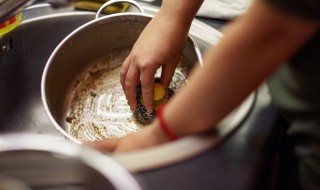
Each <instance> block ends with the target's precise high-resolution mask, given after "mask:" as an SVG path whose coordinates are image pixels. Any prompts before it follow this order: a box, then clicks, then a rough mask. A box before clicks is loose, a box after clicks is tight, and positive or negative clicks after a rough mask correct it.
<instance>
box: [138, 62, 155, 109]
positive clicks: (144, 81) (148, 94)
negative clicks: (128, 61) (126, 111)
mask: <svg viewBox="0 0 320 190" xmlns="http://www.w3.org/2000/svg"><path fill="white" fill-rule="evenodd" d="M156 71H157V69H150V68H147V69H142V72H141V88H142V98H143V104H144V106H145V107H146V109H147V112H148V113H149V114H151V113H152V111H153V86H154V75H155V73H156Z"/></svg>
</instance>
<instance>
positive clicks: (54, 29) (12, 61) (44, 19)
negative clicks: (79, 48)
mask: <svg viewBox="0 0 320 190" xmlns="http://www.w3.org/2000/svg"><path fill="white" fill-rule="evenodd" d="M143 7H144V9H145V12H146V13H149V14H155V13H156V11H157V10H156V9H155V8H153V7H148V6H143ZM23 15H24V21H23V22H22V24H21V25H20V26H19V27H18V28H16V29H15V30H13V31H12V32H11V33H9V34H7V35H5V36H4V37H3V38H1V39H0V133H22V132H31V133H45V134H53V135H57V136H58V137H61V139H63V135H62V134H61V133H59V132H58V130H56V128H55V127H54V125H53V124H52V122H51V121H50V120H49V118H48V116H47V115H46V112H45V109H44V107H43V104H42V101H41V91H40V87H41V77H42V73H43V69H44V67H45V64H46V62H47V60H48V58H49V56H50V54H51V53H52V52H53V50H54V49H55V47H56V46H57V45H58V44H59V43H60V42H61V41H62V40H63V39H64V37H66V36H67V35H68V34H69V33H70V32H72V31H73V30H75V29H76V28H77V27H79V26H81V25H82V24H84V23H87V22H89V21H91V20H93V19H94V17H95V14H94V13H92V12H81V11H74V10H72V9H65V10H59V11H56V10H54V9H52V8H51V7H50V5H48V4H41V5H36V6H33V7H30V8H28V9H25V10H24V12H23ZM190 35H191V37H192V38H193V39H194V40H195V42H196V43H197V45H198V46H199V48H200V50H201V52H205V51H206V50H207V49H208V48H209V47H210V46H211V45H214V44H216V43H218V41H219V39H220V37H221V33H220V32H218V31H217V30H215V29H213V28H212V27H210V26H208V25H206V24H204V23H202V22H200V21H197V20H195V21H194V22H193V24H192V27H191V30H190ZM254 100H255V94H254V93H253V94H251V95H250V96H249V97H248V98H247V99H246V100H245V101H244V102H243V103H242V104H241V105H240V106H239V107H238V108H237V109H236V110H234V111H233V112H232V113H231V114H230V115H229V116H228V117H226V118H225V119H224V120H223V121H222V122H221V123H220V124H219V125H218V127H217V133H215V134H209V135H206V136H191V137H187V138H184V139H182V140H179V141H176V142H173V143H168V144H166V145H162V146H160V147H156V148H152V149H150V150H144V151H137V152H133V153H123V154H115V155H113V158H115V159H116V160H118V161H119V162H121V163H122V164H123V165H124V166H125V167H127V169H129V170H130V171H141V170H143V169H146V168H148V169H150V168H152V167H158V166H164V165H165V163H173V162H174V160H179V161H181V160H183V158H189V157H192V156H194V155H197V154H199V153H201V152H203V151H205V150H207V149H208V148H210V147H212V146H214V145H215V144H217V143H218V142H219V139H221V138H223V137H224V136H225V135H227V134H229V133H230V132H231V131H233V130H234V129H236V128H237V127H238V126H239V125H240V124H241V122H243V120H244V119H245V118H246V116H247V115H248V114H249V112H250V109H251V107H252V105H253V104H254ZM212 135H215V136H218V138H212ZM213 139H215V140H213ZM183 147H188V149H187V150H186V148H183ZM176 150H179V151H176ZM170 152H174V153H175V154H170ZM159 155H166V156H165V157H163V156H162V157H163V159H161V156H159ZM171 155H172V156H171ZM151 157H154V159H152V158H151ZM144 158H151V159H149V161H142V159H144ZM150 161H152V162H150Z"/></svg>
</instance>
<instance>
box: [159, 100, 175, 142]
mask: <svg viewBox="0 0 320 190" xmlns="http://www.w3.org/2000/svg"><path fill="white" fill-rule="evenodd" d="M164 108H165V104H162V105H161V106H160V107H159V108H158V110H157V117H158V118H159V121H160V128H161V129H162V131H163V132H164V133H165V134H166V136H167V137H168V138H169V139H170V140H173V141H174V140H176V139H178V137H177V136H176V135H175V134H174V133H173V132H172V131H171V130H170V129H169V127H168V125H167V123H166V122H165V121H164V118H163V110H164Z"/></svg>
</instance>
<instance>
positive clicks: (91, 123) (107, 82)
mask: <svg viewBox="0 0 320 190" xmlns="http://www.w3.org/2000/svg"><path fill="white" fill-rule="evenodd" d="M150 19H151V18H150V17H146V16H143V15H139V14H138V15H133V14H127V15H121V16H111V17H107V18H102V19H100V20H96V21H93V22H90V23H88V24H87V25H84V26H82V27H80V28H79V29H78V30H76V31H74V32H73V33H71V34H70V35H69V36H68V37H67V38H66V39H65V40H64V41H63V42H62V43H61V44H60V45H59V46H58V47H57V48H56V50H55V51H54V52H53V54H52V56H51V57H50V59H49V61H48V63H47V68H46V69H45V74H44V78H43V82H44V84H45V88H44V90H45V100H46V102H47V105H48V110H49V112H50V113H51V114H52V117H53V119H54V120H55V122H56V123H57V124H58V126H57V127H60V128H61V129H62V130H64V131H66V133H67V134H70V135H71V136H72V137H74V138H76V139H77V140H102V139H106V138H114V137H121V136H124V135H127V134H128V133H131V132H135V131H138V130H139V129H141V127H143V125H142V124H139V123H138V122H136V121H135V119H134V118H133V114H132V112H131V111H130V108H129V106H128V104H127V101H126V98H125V95H124V93H123V90H122V88H121V84H120V68H121V65H122V63H123V61H124V60H125V58H126V57H127V56H128V54H129V52H130V50H131V49H132V46H133V44H134V43H135V41H136V40H137V39H138V37H139V35H140V33H141V32H142V30H143V29H144V27H145V26H146V25H147V23H148V22H149V21H150ZM151 45H152V46H154V45H157V44H150V46H151ZM195 48H196V47H195V46H194V44H193V41H192V40H191V39H190V38H188V40H187V41H186V45H185V49H184V52H183V56H182V57H181V59H180V62H179V66H178V68H177V69H176V71H175V75H174V77H173V81H172V83H171V88H173V89H174V90H175V91H176V92H177V91H178V90H179V89H180V87H181V86H183V84H184V82H185V80H186V78H187V75H188V72H189V70H191V68H192V65H193V64H194V63H195V62H197V60H198V59H197V53H196V49H195ZM157 76H160V71H158V73H157Z"/></svg>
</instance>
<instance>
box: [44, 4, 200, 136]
mask: <svg viewBox="0 0 320 190" xmlns="http://www.w3.org/2000/svg"><path fill="white" fill-rule="evenodd" d="M139 9H140V8H139ZM101 10H102V8H101V9H100V11H101ZM100 11H99V12H100ZM99 12H98V14H99ZM151 19H152V16H150V15H147V14H144V13H119V14H114V15H108V16H104V17H102V18H98V19H96V20H93V21H91V22H89V23H87V24H85V25H83V26H81V27H79V28H78V29H76V30H75V31H73V32H72V33H71V34H70V35H68V36H67V37H66V38H65V39H64V40H63V41H62V42H61V43H60V44H59V45H58V46H57V48H56V49H55V50H54V52H53V53H52V54H51V56H50V58H49V60H48V62H47V64H46V67H45V70H44V73H43V77H42V86H41V93H42V100H43V103H44V107H45V109H46V112H47V114H48V116H49V118H50V120H51V121H52V122H53V124H54V125H55V127H56V128H57V129H58V130H59V131H60V132H61V133H63V134H64V135H65V136H66V137H68V138H69V139H71V140H73V141H76V142H79V141H78V140H77V139H75V138H74V137H72V136H71V135H70V134H69V132H68V131H67V122H66V114H67V112H68V109H69V108H70V102H71V100H70V97H72V88H73V86H74V84H75V83H76V82H77V81H76V80H77V78H78V77H79V76H80V75H81V74H83V73H84V72H86V69H88V68H90V67H92V66H93V65H94V64H96V62H95V60H97V59H99V58H101V57H103V56H105V55H108V54H110V53H111V52H114V51H115V50H119V49H131V48H132V46H133V44H134V43H135V41H136V40H137V38H138V37H139V35H140V33H141V32H142V30H143V29H144V27H145V26H146V25H147V24H148V22H149V21H150V20H151ZM150 45H152V46H154V45H156V44H150ZM128 53H129V51H128ZM127 55H128V54H121V55H119V54H118V55H116V54H115V55H111V56H113V57H114V58H115V59H118V60H124V59H125V58H126V57H127ZM182 57H183V60H184V63H185V64H186V65H188V67H190V68H191V67H192V65H193V64H194V63H195V62H197V61H199V62H200V63H201V53H200V50H199V48H198V47H197V45H196V44H195V43H194V41H193V40H192V39H191V38H190V37H188V39H187V40H186V44H185V48H184V51H183V56H182ZM116 64H118V65H112V66H110V67H116V66H118V67H119V66H120V65H121V64H122V62H118V63H116Z"/></svg>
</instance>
